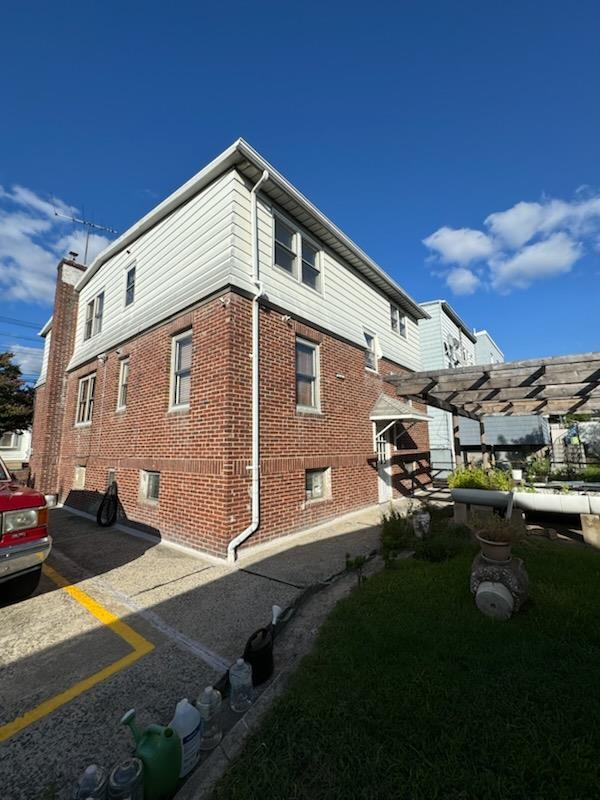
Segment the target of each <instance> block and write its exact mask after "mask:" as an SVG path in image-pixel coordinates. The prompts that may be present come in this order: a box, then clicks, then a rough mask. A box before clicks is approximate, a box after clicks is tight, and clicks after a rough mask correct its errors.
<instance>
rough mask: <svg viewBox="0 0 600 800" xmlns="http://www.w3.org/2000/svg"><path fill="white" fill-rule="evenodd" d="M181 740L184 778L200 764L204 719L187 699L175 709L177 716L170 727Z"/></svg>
mask: <svg viewBox="0 0 600 800" xmlns="http://www.w3.org/2000/svg"><path fill="white" fill-rule="evenodd" d="M169 727H171V728H173V730H174V731H175V732H176V733H178V734H179V738H180V739H181V771H180V772H179V777H180V778H183V776H184V775H187V774H188V772H190V771H191V770H192V769H193V768H194V767H195V766H196V764H197V763H198V759H199V758H200V740H201V738H202V717H201V716H200V712H199V711H198V709H197V708H194V706H193V705H192V704H191V703H189V702H188V700H187V698H184V699H183V700H180V701H179V702H178V703H177V707H176V709H175V716H174V717H173V719H172V720H171V724H170V726H169Z"/></svg>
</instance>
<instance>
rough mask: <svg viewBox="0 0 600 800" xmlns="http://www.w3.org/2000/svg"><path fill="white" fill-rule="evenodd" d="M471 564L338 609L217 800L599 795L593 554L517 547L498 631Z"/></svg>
mask: <svg viewBox="0 0 600 800" xmlns="http://www.w3.org/2000/svg"><path fill="white" fill-rule="evenodd" d="M475 552H476V549H475V548H473V547H471V546H469V547H468V550H467V551H466V552H464V551H463V553H461V554H460V555H459V556H458V557H456V558H454V559H452V560H451V561H448V562H445V563H438V564H432V563H428V562H423V561H414V560H409V561H402V562H399V563H398V564H397V566H396V568H394V569H389V570H386V571H384V572H382V573H380V574H379V575H377V576H374V577H372V578H370V579H369V580H368V581H367V583H366V584H365V585H364V586H363V587H362V588H361V589H360V590H356V591H354V593H353V594H352V595H351V596H350V597H349V598H348V599H346V600H345V601H343V602H342V603H340V604H339V605H338V606H337V607H336V609H335V611H334V612H333V614H332V615H331V616H330V618H329V619H328V621H327V623H326V624H325V626H324V627H323V629H322V631H321V633H320V636H319V638H318V642H317V646H316V647H315V649H314V651H313V653H312V654H311V655H310V656H309V657H307V658H306V659H305V660H304V661H303V662H302V665H301V667H300V668H299V670H298V672H297V673H296V674H295V676H294V677H293V679H292V681H291V684H290V687H289V690H288V692H287V693H286V695H285V696H284V697H283V698H281V699H280V700H279V701H278V702H277V703H276V704H275V705H274V707H273V709H272V711H271V712H270V714H269V716H268V717H267V718H266V720H265V722H264V724H263V725H262V727H261V729H260V730H259V731H258V733H257V734H256V735H254V736H253V737H252V738H251V739H250V741H249V743H248V745H247V747H246V749H245V751H244V753H243V755H242V757H241V758H240V759H239V760H238V762H236V764H235V765H234V766H233V767H232V768H231V770H230V771H229V772H228V774H227V775H226V776H225V778H224V780H223V781H222V782H221V783H220V784H219V786H218V787H217V790H216V792H215V798H227V800H232V799H235V798H261V800H275V799H279V798H281V800H284V799H285V800H294V798H306V799H307V800H309V798H310V800H316V799H317V798H340V800H342V799H343V800H354V799H355V798H410V800H436V799H437V798H440V800H441V798H445V800H448V799H449V798H473V799H475V798H477V800H487V799H488V798H490V799H491V798H495V799H497V800H508V799H509V798H510V800H513V799H516V798H523V799H525V798H526V799H527V800H551V798H564V799H565V800H583V798H590V800H591V798H599V797H600V626H599V623H600V615H599V612H600V554H599V553H596V552H594V551H592V550H588V549H584V548H583V547H579V546H575V545H573V546H569V545H560V544H558V543H550V542H546V541H538V542H527V543H525V544H523V545H521V546H520V548H518V551H517V553H516V554H517V555H521V556H522V557H523V558H524V559H525V562H526V565H527V568H528V571H529V577H530V582H531V587H530V594H531V602H530V604H529V606H528V608H527V609H526V610H524V611H522V612H521V613H520V614H519V615H518V616H516V617H514V618H513V619H512V620H510V621H509V622H495V621H492V620H489V619H487V618H486V617H484V616H482V615H481V614H480V613H479V612H478V611H477V609H476V608H475V605H474V602H473V600H472V598H471V596H470V594H469V591H468V577H469V567H470V562H471V559H472V557H473V555H474V553H475Z"/></svg>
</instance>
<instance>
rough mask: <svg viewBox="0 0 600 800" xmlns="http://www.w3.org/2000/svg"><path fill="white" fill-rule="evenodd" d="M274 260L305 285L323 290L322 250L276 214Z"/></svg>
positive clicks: (318, 290) (316, 289)
mask: <svg viewBox="0 0 600 800" xmlns="http://www.w3.org/2000/svg"><path fill="white" fill-rule="evenodd" d="M274 239H275V250H274V253H275V254H274V261H275V265H276V266H277V267H281V269H284V270H285V271H286V272H288V273H289V274H290V275H293V276H294V277H295V278H296V279H297V280H299V281H300V282H301V283H303V284H304V285H305V286H309V287H310V288H311V289H315V291H317V292H320V291H321V251H320V250H319V248H318V247H317V245H316V244H315V243H314V242H313V241H311V240H310V239H309V238H307V236H306V235H305V234H304V233H301V232H300V231H299V230H298V229H297V228H294V227H292V226H291V225H289V224H288V223H287V222H284V221H283V220H282V219H280V218H279V217H278V216H277V215H276V216H275V234H274Z"/></svg>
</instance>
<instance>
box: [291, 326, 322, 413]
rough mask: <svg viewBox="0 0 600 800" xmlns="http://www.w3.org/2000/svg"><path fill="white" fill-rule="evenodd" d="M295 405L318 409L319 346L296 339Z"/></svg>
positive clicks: (301, 407) (313, 409)
mask: <svg viewBox="0 0 600 800" xmlns="http://www.w3.org/2000/svg"><path fill="white" fill-rule="evenodd" d="M296 407H297V408H299V409H307V410H312V411H318V410H319V346H318V345H316V344H313V343H312V342H307V341H306V340H305V339H296Z"/></svg>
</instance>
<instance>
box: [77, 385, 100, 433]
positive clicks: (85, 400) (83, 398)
mask: <svg viewBox="0 0 600 800" xmlns="http://www.w3.org/2000/svg"><path fill="white" fill-rule="evenodd" d="M95 388H96V373H95V372H93V373H92V374H91V375H86V376H85V378H81V379H80V380H79V386H78V388H77V415H76V419H75V422H76V424H77V425H87V424H89V423H90V422H91V421H92V415H93V413H94V390H95Z"/></svg>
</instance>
